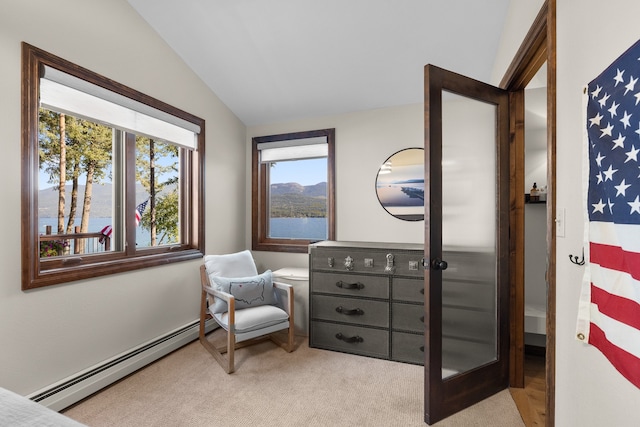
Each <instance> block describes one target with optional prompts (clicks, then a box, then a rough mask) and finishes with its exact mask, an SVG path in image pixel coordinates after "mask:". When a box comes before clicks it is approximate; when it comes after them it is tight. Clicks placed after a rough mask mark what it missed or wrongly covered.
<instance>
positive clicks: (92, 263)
mask: <svg viewBox="0 0 640 427" xmlns="http://www.w3.org/2000/svg"><path fill="white" fill-rule="evenodd" d="M204 125H205V123H204V120H202V119H200V118H198V117H196V116H193V115H191V114H189V113H186V112H184V111H182V110H179V109H177V108H175V107H172V106H170V105H168V104H165V103H163V102H161V101H158V100H156V99H154V98H152V97H150V96H147V95H145V94H143V93H140V92H138V91H136V90H134V89H131V88H129V87H126V86H124V85H122V84H119V83H117V82H115V81H112V80H110V79H108V78H106V77H103V76H101V75H99V74H96V73H94V72H91V71H89V70H87V69H85V68H82V67H80V66H78V65H75V64H73V63H71V62H68V61H66V60H64V59H62V58H59V57H57V56H54V55H52V54H50V53H47V52H45V51H43V50H40V49H38V48H35V47H33V46H31V45H29V44H27V43H23V46H22V128H23V132H22V206H21V207H22V224H21V228H22V289H23V290H27V289H32V288H38V287H43V286H49V285H55V284H59V283H65V282H70V281H76V280H81V279H86V278H90V277H96V276H103V275H108V274H115V273H121V272H123V271H130V270H136V269H142V268H147V267H151V266H156V265H164V264H167V263H171V262H178V261H184V260H188V259H195V258H199V257H201V256H202V254H203V253H204V224H203V218H204V215H203V214H204V204H203V201H204V192H203V171H204V168H203V162H204V130H205V129H204Z"/></svg>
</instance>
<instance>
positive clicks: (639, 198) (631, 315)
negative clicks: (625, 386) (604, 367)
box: [577, 41, 640, 388]
mask: <svg viewBox="0 0 640 427" xmlns="http://www.w3.org/2000/svg"><path fill="white" fill-rule="evenodd" d="M639 79H640V41H639V42H636V44H634V45H633V46H632V47H631V48H629V50H627V51H626V52H625V53H624V54H623V55H622V56H620V57H619V58H618V59H617V60H615V61H614V63H613V64H611V65H610V66H609V67H608V68H607V69H606V70H605V71H604V72H603V73H602V74H600V75H599V76H598V77H597V78H596V79H594V80H593V81H592V82H591V83H589V85H588V86H587V88H586V89H585V97H586V98H588V99H586V100H585V101H586V132H585V138H586V140H587V141H586V144H585V148H586V151H587V153H586V155H585V160H586V161H588V174H583V175H584V179H585V189H586V203H587V204H586V210H587V211H586V219H587V221H586V224H585V227H586V230H585V240H586V241H585V259H586V260H587V261H588V262H587V264H586V268H585V274H584V279H583V284H582V292H581V295H580V305H579V310H578V323H577V338H578V339H579V340H581V341H583V342H585V343H589V344H591V345H593V346H595V347H596V348H598V349H599V350H600V351H601V352H602V354H604V356H605V357H606V358H607V359H608V360H609V361H610V362H611V364H612V365H613V366H614V367H615V368H616V369H617V370H618V371H619V372H620V373H621V374H622V375H623V376H624V377H625V378H627V379H628V380H629V381H631V382H632V383H633V384H634V385H635V386H636V387H639V388H640V167H639V165H640V163H639V162H638V157H640V156H639V154H640V83H639V81H640V80H639Z"/></svg>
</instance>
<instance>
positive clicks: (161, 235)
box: [135, 136, 180, 248]
mask: <svg viewBox="0 0 640 427" xmlns="http://www.w3.org/2000/svg"><path fill="white" fill-rule="evenodd" d="M179 166H180V149H179V147H178V146H176V145H173V144H169V143H166V142H161V141H156V140H153V139H150V138H147V137H141V136H139V137H137V138H136V212H135V215H136V247H137V248H144V247H153V246H161V245H171V244H176V243H179V242H180V204H179V202H180V192H179V191H180V185H179V184H180V180H179V177H180V168H179Z"/></svg>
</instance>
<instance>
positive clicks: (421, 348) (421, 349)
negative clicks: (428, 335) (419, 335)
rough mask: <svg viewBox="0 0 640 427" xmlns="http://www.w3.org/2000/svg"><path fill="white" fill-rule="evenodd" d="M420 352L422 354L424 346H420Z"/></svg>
mask: <svg viewBox="0 0 640 427" xmlns="http://www.w3.org/2000/svg"><path fill="white" fill-rule="evenodd" d="M420 351H421V352H423V353H424V346H423V345H421V346H420Z"/></svg>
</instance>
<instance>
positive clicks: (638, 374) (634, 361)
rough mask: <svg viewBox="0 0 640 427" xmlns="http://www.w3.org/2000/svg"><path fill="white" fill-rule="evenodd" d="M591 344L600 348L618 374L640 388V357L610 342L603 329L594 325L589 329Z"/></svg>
mask: <svg viewBox="0 0 640 427" xmlns="http://www.w3.org/2000/svg"><path fill="white" fill-rule="evenodd" d="M589 344H591V345H593V346H594V347H596V348H598V349H599V350H600V351H601V352H602V354H604V355H605V357H606V358H607V359H609V362H611V364H612V365H613V366H614V367H615V368H616V369H617V370H618V372H620V373H621V374H622V375H623V376H624V377H625V378H626V379H628V380H629V381H631V382H632V383H633V384H634V385H635V386H636V387H638V388H640V359H639V358H638V357H636V356H634V355H633V354H631V353H629V352H627V351H624V350H623V349H621V348H620V347H617V346H615V345H613V344H612V343H611V342H609V340H608V339H607V336H606V335H605V333H604V332H603V331H602V329H600V328H598V326H597V325H595V324H593V323H591V327H590V328H589Z"/></svg>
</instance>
